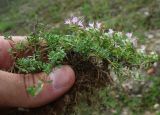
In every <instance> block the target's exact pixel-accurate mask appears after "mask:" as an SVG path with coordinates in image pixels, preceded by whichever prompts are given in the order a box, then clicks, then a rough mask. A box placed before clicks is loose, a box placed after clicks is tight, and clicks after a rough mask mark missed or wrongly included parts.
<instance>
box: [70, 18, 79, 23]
mask: <svg viewBox="0 0 160 115" xmlns="http://www.w3.org/2000/svg"><path fill="white" fill-rule="evenodd" d="M78 21H79V19H78V17H72V20H71V22H72V23H73V24H76V23H78Z"/></svg>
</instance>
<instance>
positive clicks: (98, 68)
mask: <svg viewBox="0 0 160 115" xmlns="http://www.w3.org/2000/svg"><path fill="white" fill-rule="evenodd" d="M65 24H67V26H65V25H64V28H66V33H65V34H57V33H54V32H49V33H45V32H44V31H43V32H42V31H39V33H38V34H32V35H31V36H29V37H28V38H27V40H26V41H24V42H20V43H19V44H17V45H15V47H13V49H11V50H10V52H11V54H12V55H13V57H14V60H15V62H16V63H15V64H14V65H13V67H12V68H11V70H9V71H11V72H16V73H36V72H40V71H43V72H46V73H47V74H48V73H50V71H51V69H52V68H53V67H55V66H60V65H63V64H68V65H70V66H71V67H72V68H73V69H74V71H75V73H76V83H75V85H74V86H73V88H72V89H71V90H70V91H69V93H67V94H66V95H64V96H63V97H62V98H60V99H59V100H58V101H57V102H55V103H54V104H51V105H47V106H46V107H43V109H41V108H39V109H38V111H36V110H32V111H31V112H25V113H26V114H29V113H30V114H41V111H45V114H57V115H59V114H66V115H69V114H71V113H74V111H73V107H74V106H75V105H76V104H79V102H80V101H81V99H80V97H81V95H83V97H84V100H85V101H86V102H87V104H88V105H90V104H91V103H90V96H92V94H95V92H96V91H97V90H99V89H101V88H102V87H106V86H107V85H109V84H112V82H113V81H112V76H110V71H111V70H112V71H114V72H115V73H116V75H117V76H119V77H120V78H118V79H121V78H126V77H128V76H131V75H132V76H134V77H137V75H138V74H137V73H136V72H135V71H136V70H138V69H142V68H147V67H148V66H149V65H151V64H152V63H153V62H154V61H157V60H158V55H157V54H156V53H154V52H151V54H147V53H146V52H145V48H144V46H142V47H140V48H137V39H136V38H135V37H133V36H132V33H126V34H125V33H123V32H114V31H113V30H112V29H109V30H106V29H104V28H105V25H103V24H102V23H99V22H90V23H89V24H86V23H85V22H84V21H83V19H82V18H78V17H71V18H70V19H67V20H66V21H65ZM40 81H41V80H40ZM40 83H41V85H43V84H44V83H47V82H46V81H41V82H40ZM42 88H43V87H41V86H40V85H37V84H35V86H30V87H28V88H27V91H28V93H29V94H30V95H32V96H36V95H38V94H39V93H40V91H41V90H42ZM18 113H19V114H20V113H21V112H18ZM18 113H16V114H18ZM25 113H23V114H25ZM12 114H13V113H12ZM43 114H44V112H43Z"/></svg>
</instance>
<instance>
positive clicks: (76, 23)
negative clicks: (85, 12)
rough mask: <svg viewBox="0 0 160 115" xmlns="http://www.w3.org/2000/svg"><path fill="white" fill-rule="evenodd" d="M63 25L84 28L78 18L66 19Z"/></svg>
mask: <svg viewBox="0 0 160 115" xmlns="http://www.w3.org/2000/svg"><path fill="white" fill-rule="evenodd" d="M65 24H68V25H73V24H75V25H78V26H80V27H84V25H83V20H82V19H80V18H78V17H71V18H70V19H66V20H65Z"/></svg>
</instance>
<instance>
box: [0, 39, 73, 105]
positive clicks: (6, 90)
mask: <svg viewBox="0 0 160 115" xmlns="http://www.w3.org/2000/svg"><path fill="white" fill-rule="evenodd" d="M24 39H25V36H13V37H12V40H13V41H9V40H5V39H4V37H3V36H0V97H1V98H0V107H24V108H35V107H39V106H42V105H45V104H47V103H49V102H51V101H54V100H56V99H57V98H58V97H60V96H62V95H63V94H64V93H65V92H67V91H68V90H69V89H70V88H71V87H72V85H73V84H74V82H75V74H74V71H73V70H72V68H71V67H69V66H68V65H64V66H62V67H61V68H54V69H53V71H52V72H51V73H50V74H49V76H47V75H46V74H45V73H43V72H41V73H38V74H15V73H9V72H6V71H3V70H5V69H8V68H10V67H11V66H12V64H13V61H12V58H11V56H10V54H9V52H8V50H9V48H11V47H12V46H13V45H14V44H16V43H17V42H21V41H23V40H24ZM39 78H46V79H49V80H52V81H53V82H52V83H50V84H44V87H43V90H42V92H41V93H40V94H38V95H37V96H35V97H32V96H30V95H28V93H27V92H26V88H27V87H29V86H32V85H35V84H36V83H37V81H38V79H39Z"/></svg>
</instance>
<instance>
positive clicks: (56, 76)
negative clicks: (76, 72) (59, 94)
mask: <svg viewBox="0 0 160 115" xmlns="http://www.w3.org/2000/svg"><path fill="white" fill-rule="evenodd" d="M50 77H51V79H52V84H53V87H54V89H56V90H63V88H67V87H68V84H69V83H70V78H71V76H70V72H69V71H68V68H67V67H65V66H62V67H60V68H55V69H53V71H52V72H51V73H50Z"/></svg>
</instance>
